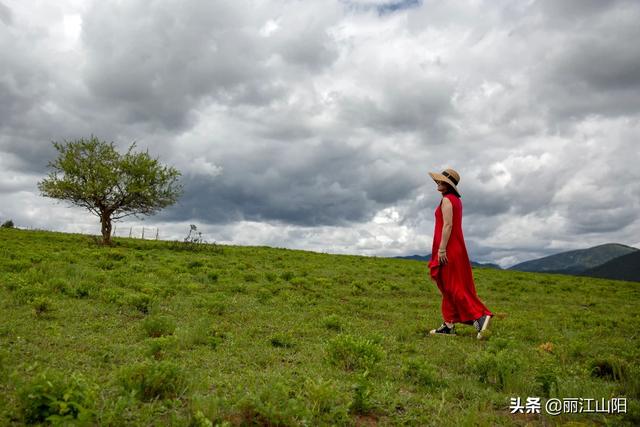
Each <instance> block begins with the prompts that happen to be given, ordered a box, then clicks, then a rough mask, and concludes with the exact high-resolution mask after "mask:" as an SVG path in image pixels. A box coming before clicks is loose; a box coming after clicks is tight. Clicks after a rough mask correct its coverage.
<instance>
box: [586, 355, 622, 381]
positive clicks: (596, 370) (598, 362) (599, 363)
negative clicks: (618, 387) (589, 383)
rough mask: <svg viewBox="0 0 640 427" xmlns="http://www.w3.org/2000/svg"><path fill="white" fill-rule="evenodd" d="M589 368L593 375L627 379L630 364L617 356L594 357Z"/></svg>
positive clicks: (617, 379) (612, 378)
mask: <svg viewBox="0 0 640 427" xmlns="http://www.w3.org/2000/svg"><path fill="white" fill-rule="evenodd" d="M589 370H590V372H591V376H592V377H598V378H605V379H611V380H616V381H619V380H625V379H627V376H628V375H627V371H628V366H627V364H626V363H625V361H624V360H621V359H619V358H617V357H615V356H609V357H601V358H596V359H592V360H591V361H590V362H589Z"/></svg>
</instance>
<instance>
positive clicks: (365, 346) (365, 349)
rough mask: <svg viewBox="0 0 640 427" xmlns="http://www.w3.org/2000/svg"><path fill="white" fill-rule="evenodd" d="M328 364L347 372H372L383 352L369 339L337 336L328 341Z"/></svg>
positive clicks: (380, 347)
mask: <svg viewBox="0 0 640 427" xmlns="http://www.w3.org/2000/svg"><path fill="white" fill-rule="evenodd" d="M327 353H328V358H329V362H330V363H331V364H332V365H334V366H339V367H341V368H343V369H345V370H348V371H357V370H362V371H364V370H372V369H373V368H375V367H376V365H377V364H378V363H379V362H380V361H381V360H382V359H383V357H384V350H383V349H382V346H380V344H377V343H375V342H374V341H372V340H370V339H365V338H360V337H353V336H351V335H339V336H337V337H335V338H334V339H332V340H331V341H329V345H328V350H327Z"/></svg>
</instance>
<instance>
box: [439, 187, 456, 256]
mask: <svg viewBox="0 0 640 427" xmlns="http://www.w3.org/2000/svg"><path fill="white" fill-rule="evenodd" d="M441 209H442V220H443V224H442V239H441V240H440V248H439V249H438V260H439V262H440V264H446V262H447V261H448V260H447V243H449V237H451V229H452V228H453V206H452V205H451V201H450V200H449V199H447V198H446V197H443V198H442V205H441Z"/></svg>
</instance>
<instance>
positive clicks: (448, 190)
mask: <svg viewBox="0 0 640 427" xmlns="http://www.w3.org/2000/svg"><path fill="white" fill-rule="evenodd" d="M440 182H441V183H442V185H444V186H445V187H446V188H447V191H445V192H444V194H454V195H455V196H457V197H460V194H458V192H457V191H456V190H455V189H454V188H453V187H452V186H451V184H449V183H448V182H446V181H440Z"/></svg>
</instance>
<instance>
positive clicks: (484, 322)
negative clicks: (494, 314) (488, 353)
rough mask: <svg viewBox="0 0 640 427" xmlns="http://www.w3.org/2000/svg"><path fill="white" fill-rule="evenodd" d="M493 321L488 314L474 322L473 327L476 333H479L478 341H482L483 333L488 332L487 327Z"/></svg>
mask: <svg viewBox="0 0 640 427" xmlns="http://www.w3.org/2000/svg"><path fill="white" fill-rule="evenodd" d="M490 319H491V316H487V315H486V314H485V315H483V316H482V317H480V318H479V319H476V320H474V321H473V326H474V327H475V328H476V331H478V339H479V340H480V339H482V333H483V332H484V331H486V330H487V327H488V326H489V320H490Z"/></svg>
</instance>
